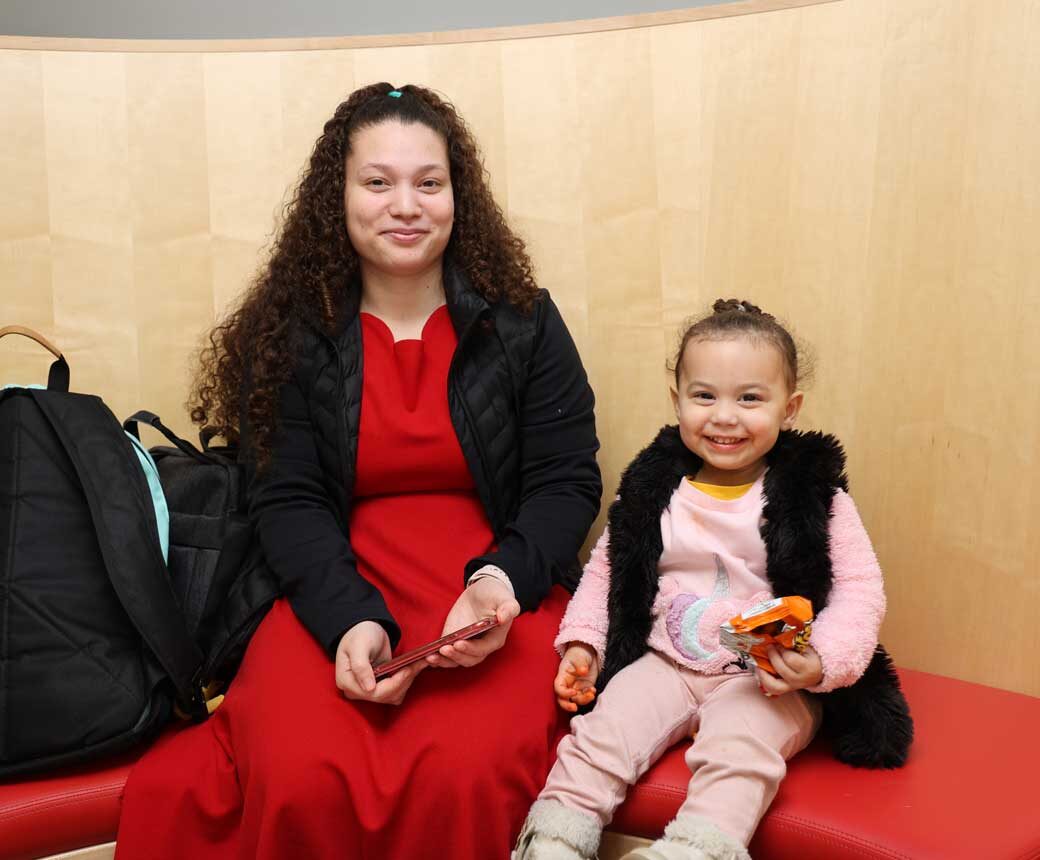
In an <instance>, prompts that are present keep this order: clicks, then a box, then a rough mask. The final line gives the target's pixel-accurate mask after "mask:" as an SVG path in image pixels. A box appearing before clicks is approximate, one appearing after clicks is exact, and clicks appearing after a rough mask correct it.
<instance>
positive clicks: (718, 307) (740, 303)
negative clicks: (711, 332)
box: [711, 299, 772, 319]
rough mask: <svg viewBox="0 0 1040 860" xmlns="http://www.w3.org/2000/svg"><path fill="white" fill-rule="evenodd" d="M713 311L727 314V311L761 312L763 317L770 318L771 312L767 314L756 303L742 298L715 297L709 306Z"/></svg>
mask: <svg viewBox="0 0 1040 860" xmlns="http://www.w3.org/2000/svg"><path fill="white" fill-rule="evenodd" d="M711 309H712V311H713V312H714V313H717V314H728V313H749V314H761V315H762V316H764V317H769V318H770V319H772V315H771V314H767V313H766V312H765V311H764V310H762V308H760V307H759V306H758V305H753V304H751V302H746V301H744V300H743V299H715V304H713V305H712V306H711Z"/></svg>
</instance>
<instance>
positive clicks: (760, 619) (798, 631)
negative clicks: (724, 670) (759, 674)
mask: <svg viewBox="0 0 1040 860" xmlns="http://www.w3.org/2000/svg"><path fill="white" fill-rule="evenodd" d="M812 620H813V609H812V603H811V602H810V601H809V600H807V599H806V598H804V597H799V596H797V595H795V596H792V597H776V598H774V599H773V600H765V601H763V602H762V603H756V604H755V605H754V606H751V607H749V608H748V609H746V610H744V612H742V613H740V615H734V616H733V617H732V618H731V619H730V620H729V621H727V622H726V623H725V624H723V625H722V626H721V627H720V628H719V642H720V644H721V645H722V646H723V647H724V648H726V649H727V650H729V651H732V652H733V653H734V654H736V655H737V656H738V657H740V659H741V662H742V663H747V662H748V661H749V660H754V662H755V665H757V666H758V667H759V668H760V669H764V670H765V671H767V672H768V673H769V674H770V675H775V674H776V670H775V669H774V668H773V664H772V663H770V662H769V657H767V656H766V648H768V647H769V646H770V645H775V646H777V647H778V648H791V649H793V650H795V651H798V652H799V653H801V652H802V651H804V650H805V648H806V646H807V645H808V644H809V637H810V636H811V635H812Z"/></svg>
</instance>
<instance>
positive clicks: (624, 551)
mask: <svg viewBox="0 0 1040 860" xmlns="http://www.w3.org/2000/svg"><path fill="white" fill-rule="evenodd" d="M766 460H767V463H768V465H769V471H768V472H766V476H765V481H764V486H763V494H764V496H765V502H764V505H763V509H762V516H763V519H764V524H763V526H762V539H763V540H764V541H765V545H766V556H767V562H766V575H767V577H768V578H769V582H770V583H771V585H772V590H773V594H774V595H777V596H782V595H790V594H800V595H802V596H804V597H808V598H809V599H810V600H811V601H812V604H813V608H814V611H815V612H817V613H819V612H820V610H821V609H823V608H824V607H825V606H826V605H827V598H828V597H829V595H830V590H831V583H832V573H831V562H830V553H829V536H828V524H829V520H830V509H831V500H832V499H833V497H834V492H835V490H837V489H839V488H840V489H843V490H844V489H847V486H848V484H847V480H846V477H845V471H844V470H845V454H844V452H843V451H842V449H841V445H840V444H839V442H838V441H837V440H836V439H835V438H834V437H833V436H825V435H823V434H821V433H815V432H813V433H799V432H795V431H783V432H782V433H781V434H780V437H779V439H778V440H777V443H776V445H775V446H774V447H773V449H772V450H771V451H770V452H769V454H768V456H767V458H766ZM700 465H701V460H700V458H698V457H697V456H696V455H695V454H693V453H692V452H691V451H689V450H688V449H687V448H686V446H685V445H683V443H682V440H681V439H680V437H679V430H678V428H677V427H675V426H669V427H665V428H663V429H662V430H661V432H660V433H658V435H657V438H656V439H655V440H654V441H653V442H652V443H650V445H648V446H647V447H646V448H644V449H643V451H641V452H640V453H639V454H638V455H637V456H636V458H635V459H634V460H633V461H632V463H631V464H630V465H629V466H628V468H627V469H626V470H625V472H624V474H623V475H622V476H621V485H620V487H619V488H618V499H617V500H616V501H615V502H614V504H613V505H611V507H610V514H609V520H608V522H609V525H610V545H609V547H608V558H609V560H610V570H611V574H610V577H611V578H610V596H609V602H608V612H609V627H608V633H607V647H606V652H605V654H604V656H603V669H602V672H601V673H600V677H599V679H598V683H597V687H598V688H599V689H602V688H603V687H604V686H605V685H606V684H607V683H608V682H609V680H610V678H611V677H612V676H613V675H615V674H617V672H619V671H620V670H621V669H623V668H624V667H625V666H627V665H628V664H629V663H631V662H633V661H634V660H637V659H638V658H639V657H641V656H642V655H643V654H644V653H646V651H647V649H648V646H647V637H648V636H649V635H650V629H651V626H652V624H653V617H652V608H653V604H654V599H655V597H656V596H657V588H658V574H657V563H658V560H659V559H660V557H661V552H662V550H663V547H662V543H661V514H662V513H663V511H664V509H665V508H666V507H667V506H668V503H669V502H670V500H671V498H672V493H673V492H674V491H675V488H676V487H677V486H678V485H679V482H680V481H682V480H683V478H684V477H685V476H686V475H696V474H697V470H698V469H699V468H700ZM814 695H819V697H820V699H821V702H822V704H823V714H824V719H823V728H822V731H823V732H824V733H825V734H826V735H827V736H829V737H830V739H831V741H832V744H833V749H834V754H835V755H836V756H837V758H839V759H840V760H841V761H843V762H847V763H848V764H851V765H856V766H860V767H899V766H900V765H902V764H903V763H904V762H905V761H906V757H907V753H908V751H909V748H910V743H911V741H912V740H913V722H912V721H911V719H910V710H909V707H908V706H907V703H906V699H905V698H904V696H903V693H902V690H901V689H900V687H899V679H898V677H897V676H896V672H895V669H894V667H893V665H892V661H891V658H890V657H889V656H888V654H887V653H886V652H885V649H884V648H882V647H881V646H880V645H878V647H877V650H876V651H875V653H874V657H873V659H872V660H871V662H870V665H869V666H868V667H867V670H866V671H865V672H864V673H863V676H862V677H861V678H860V679H859V680H858V681H857V682H856V683H855V684H853V685H852V686H850V687H844V688H841V689H838V690H834V691H833V692H830V693H820V694H814Z"/></svg>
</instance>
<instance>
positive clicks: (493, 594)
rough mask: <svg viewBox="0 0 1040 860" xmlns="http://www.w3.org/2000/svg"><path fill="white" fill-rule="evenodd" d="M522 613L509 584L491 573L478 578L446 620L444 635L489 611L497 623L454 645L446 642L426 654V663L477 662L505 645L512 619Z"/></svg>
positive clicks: (442, 665) (445, 666)
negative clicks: (477, 634) (506, 584)
mask: <svg viewBox="0 0 1040 860" xmlns="http://www.w3.org/2000/svg"><path fill="white" fill-rule="evenodd" d="M519 614H520V604H519V603H517V602H516V599H515V598H514V597H513V595H512V593H511V592H510V590H509V588H508V587H507V586H505V585H504V584H503V583H501V582H500V581H499V580H497V579H495V578H494V577H490V576H485V577H482V578H481V579H478V580H476V581H475V582H473V583H472V584H470V585H469V586H468V587H467V588H466V590H465V591H463V592H462V594H460V595H459V599H458V600H456V601H455V605H454V606H453V607H452V608H451V611H450V612H448V617H447V618H446V619H445V620H444V630H443V632H442V633H441V635H442V636H445V635H447V634H448V633H454V632H455V631H456V630H459V629H460V628H462V627H466V626H468V625H470V624H473V623H475V622H477V621H480V619H481V618H487V617H488V616H490V615H495V616H497V617H498V622H499V623H498V627H494V628H492V629H491V630H489V631H488V632H487V633H485V634H483V635H482V636H478V637H476V638H475V639H464V640H462V641H459V642H455V643H454V644H452V645H445V646H444V647H443V648H441V650H440V651H438V652H437V653H436V654H431V655H430V656H429V657H427V658H426V662H425V663H424V664H423V665H429V666H437V667H438V668H441V669H455V668H457V667H459V666H465V667H468V666H476V665H477V664H478V663H480V662H482V661H483V660H484V658H485V657H487V656H488V655H489V654H492V653H494V652H495V651H497V650H498V649H499V648H501V647H502V646H503V645H505V643H506V637H507V636H508V635H509V628H510V627H512V625H513V619H514V618H516V616H517V615H519Z"/></svg>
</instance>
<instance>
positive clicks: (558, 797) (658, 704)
mask: <svg viewBox="0 0 1040 860" xmlns="http://www.w3.org/2000/svg"><path fill="white" fill-rule="evenodd" d="M696 711H697V703H696V701H695V700H694V698H693V696H692V695H691V694H690V691H689V689H688V687H687V685H686V683H685V682H684V680H683V678H682V676H681V674H680V671H679V669H678V668H677V667H676V665H675V664H674V663H673V662H672V661H670V660H667V659H666V658H664V657H661V656H660V655H659V654H656V653H654V652H649V653H648V654H646V655H644V656H643V657H642V658H640V659H639V660H637V661H636V662H635V663H633V664H632V665H630V666H628V667H626V668H625V669H623V670H622V671H621V672H619V673H618V674H617V676H616V677H615V678H614V679H613V680H612V681H611V682H610V686H608V687H607V689H606V690H605V691H604V693H603V695H602V698H601V700H600V701H599V702H597V704H596V707H595V708H593V709H592V711H591V712H590V713H589V714H587V715H585V716H581V717H575V718H574V720H573V721H572V722H571V734H570V735H568V736H567V737H565V738H564V739H563V740H562V741H561V742H560V746H559V749H558V758H557V760H556V764H555V765H554V766H553V769H552V771H550V773H549V778H548V780H547V782H546V785H545V788H544V789H542V793H541V794H540V795H539V796H538V801H537V802H536V803H535V804H534V806H533V807H532V808H531V814H530V815H529V816H528V820H527V823H526V824H525V826H524V832H523V834H522V835H521V842H520V843H518V846H517V848H518V851H517V853H516V854H515V855H514V856H515V857H516V858H523V860H527V858H540V857H547V858H556V857H560V858H580V857H591V856H594V854H595V850H596V847H597V846H598V843H599V833H600V831H601V830H602V828H603V826H604V825H606V824H607V823H609V822H610V819H611V817H612V816H613V814H614V810H615V809H616V808H617V806H618V805H619V804H620V803H621V801H622V800H623V799H624V797H625V792H626V791H627V789H628V786H630V785H631V784H633V783H634V782H635V781H636V780H638V779H639V777H640V776H642V775H643V774H644V773H645V772H646V770H647V769H648V768H649V767H650V765H652V764H653V763H654V762H655V761H656V760H657V759H658V758H660V756H661V754H662V753H663V752H664V751H665V750H666V749H668V747H670V746H671V745H672V744H673V743H675V742H676V741H678V740H680V739H681V738H683V737H685V736H687V735H688V733H689V728H690V723H691V720H692V717H693V716H694V714H695V713H696ZM525 840H526V842H525ZM554 843H556V844H557V845H556V847H555V848H553V847H550V846H551V845H553V844H554ZM568 849H569V853H568Z"/></svg>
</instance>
